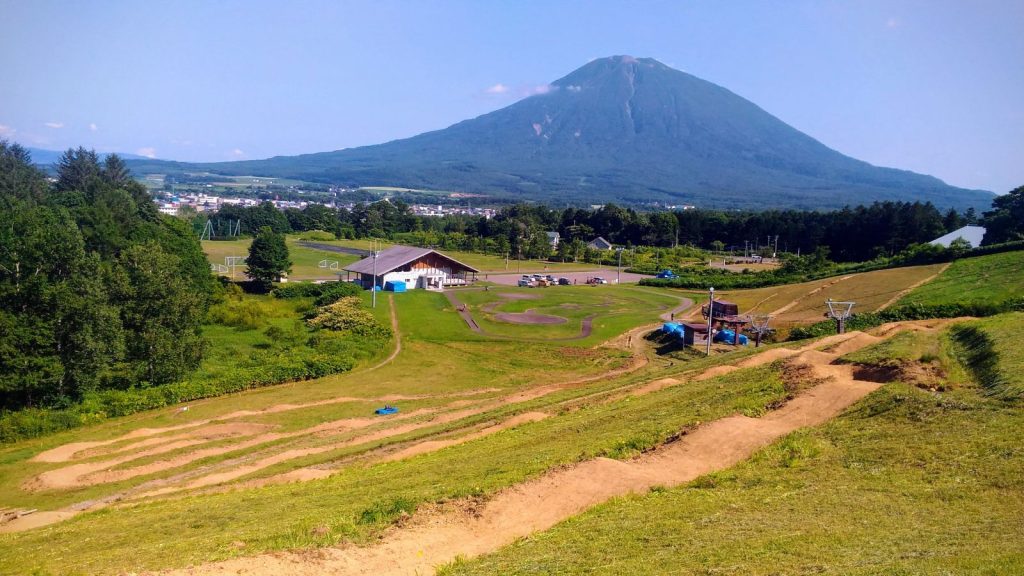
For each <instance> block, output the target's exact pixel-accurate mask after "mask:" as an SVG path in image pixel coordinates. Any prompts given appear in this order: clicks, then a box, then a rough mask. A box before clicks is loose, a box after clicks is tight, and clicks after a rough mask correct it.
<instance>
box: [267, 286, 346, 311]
mask: <svg viewBox="0 0 1024 576" xmlns="http://www.w3.org/2000/svg"><path fill="white" fill-rule="evenodd" d="M362 291H363V289H362V287H360V286H359V285H358V284H354V283H352V282H324V283H323V284H312V283H309V282H300V283H295V284H286V285H284V286H279V287H277V288H276V289H275V290H274V292H273V294H274V297H275V298H316V299H317V303H316V305H317V306H326V305H327V304H330V303H332V302H336V301H337V300H338V299H340V298H343V297H345V296H355V295H357V294H359V293H360V292H362Z"/></svg>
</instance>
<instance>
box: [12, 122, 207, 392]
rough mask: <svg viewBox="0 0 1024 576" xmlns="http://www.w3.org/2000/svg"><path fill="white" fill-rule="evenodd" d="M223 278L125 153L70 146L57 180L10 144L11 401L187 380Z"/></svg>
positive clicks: (187, 227)
mask: <svg viewBox="0 0 1024 576" xmlns="http://www.w3.org/2000/svg"><path fill="white" fill-rule="evenodd" d="M215 286H216V285H215V281H214V279H213V277H212V275H211V274H210V269H209V264H208V263H207V261H206V258H205V256H204V255H203V252H202V249H201V247H200V245H199V242H198V240H197V238H196V235H195V234H194V233H193V232H192V229H191V227H190V226H189V224H188V223H186V222H184V221H182V220H180V219H177V218H173V217H168V216H165V215H162V214H160V213H159V212H158V211H157V208H156V205H155V204H154V203H153V200H152V198H151V197H150V195H149V193H148V192H147V191H146V189H145V188H144V187H143V186H142V185H140V184H139V183H137V182H135V181H134V180H133V179H132V178H131V176H130V174H129V171H128V170H127V168H126V166H125V164H124V162H123V161H122V160H121V159H120V158H119V157H117V156H115V155H111V156H108V157H107V158H106V159H105V161H103V162H100V160H99V157H98V156H97V155H96V153H95V152H93V151H89V150H85V149H84V148H79V149H77V150H68V151H67V152H66V153H65V154H64V155H63V156H62V158H61V159H60V162H59V164H58V166H57V171H56V178H55V179H47V177H46V176H45V174H43V173H42V172H41V171H40V170H38V169H37V168H36V167H35V166H34V165H33V164H32V162H31V157H30V155H29V153H28V152H27V151H26V150H25V149H24V148H22V147H21V146H19V145H17V144H11V143H8V142H7V141H2V140H0V409H17V408H22V407H32V406H62V405H67V404H70V403H72V402H75V401H76V400H78V399H80V398H81V397H82V396H83V395H84V394H85V393H87V392H89V391H91V390H101V389H110V388H122V389H123V388H129V387H132V386H145V385H156V384H161V383H165V382H170V381H173V380H175V379H178V378H180V377H181V376H182V375H184V374H186V373H188V372H189V371H191V370H193V369H194V368H196V367H197V366H198V364H199V361H200V359H201V358H202V354H203V340H202V337H201V334H200V324H201V322H202V320H203V318H204V316H205V314H206V310H207V307H208V305H209V301H210V297H211V295H212V293H213V291H214V290H215Z"/></svg>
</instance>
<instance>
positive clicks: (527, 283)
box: [519, 278, 533, 288]
mask: <svg viewBox="0 0 1024 576" xmlns="http://www.w3.org/2000/svg"><path fill="white" fill-rule="evenodd" d="M532 285H533V283H532V282H530V280H529V279H528V278H520V279H519V287H520V288H529V287H530V286H532Z"/></svg>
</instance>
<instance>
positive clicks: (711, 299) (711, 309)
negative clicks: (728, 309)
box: [707, 286, 715, 356]
mask: <svg viewBox="0 0 1024 576" xmlns="http://www.w3.org/2000/svg"><path fill="white" fill-rule="evenodd" d="M714 315H715V288H714V286H712V287H711V288H708V338H707V340H708V341H707V355H708V356H711V319H712V318H713V317H714Z"/></svg>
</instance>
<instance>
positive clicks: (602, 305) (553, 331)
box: [457, 285, 679, 345]
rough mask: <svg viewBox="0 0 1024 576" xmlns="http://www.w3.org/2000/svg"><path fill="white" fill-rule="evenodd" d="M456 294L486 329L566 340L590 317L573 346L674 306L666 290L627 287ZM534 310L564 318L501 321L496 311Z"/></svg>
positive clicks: (591, 341)
mask: <svg viewBox="0 0 1024 576" xmlns="http://www.w3.org/2000/svg"><path fill="white" fill-rule="evenodd" d="M457 296H458V298H459V300H460V301H462V302H464V303H466V304H467V305H468V306H469V310H470V312H471V313H472V314H473V317H474V319H475V320H476V321H477V323H478V324H479V325H480V327H481V328H482V329H483V330H484V331H485V332H487V333H488V334H494V335H500V336H506V337H509V338H519V339H540V340H545V339H569V338H574V337H578V336H580V335H581V329H582V324H583V320H584V319H585V318H591V319H592V329H593V333H592V334H591V336H589V337H588V338H583V339H580V340H578V341H576V342H575V343H574V344H575V345H593V344H594V343H597V342H600V341H603V340H607V339H608V338H611V337H612V336H615V335H616V334H621V333H622V332H625V331H626V330H628V329H630V328H632V327H634V326H638V325H641V324H650V323H656V322H658V316H659V315H660V314H662V313H664V312H667V311H669V310H670V309H672V308H674V307H676V306H678V305H679V299H678V298H675V297H673V296H672V295H671V294H669V293H667V292H661V293H658V292H649V291H647V290H645V289H638V288H635V287H629V286H625V285H623V286H613V285H607V286H599V287H593V286H557V287H551V288H547V289H537V288H512V287H494V288H492V289H491V290H488V291H482V290H464V291H459V292H458V293H457ZM527 310H532V311H533V312H535V313H539V314H544V315H549V316H557V317H561V318H565V319H566V320H567V322H565V323H563V324H552V325H524V324H512V323H508V322H503V321H501V320H499V319H497V318H496V317H495V315H496V314H498V313H502V312H511V313H523V312H526V311H527Z"/></svg>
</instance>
